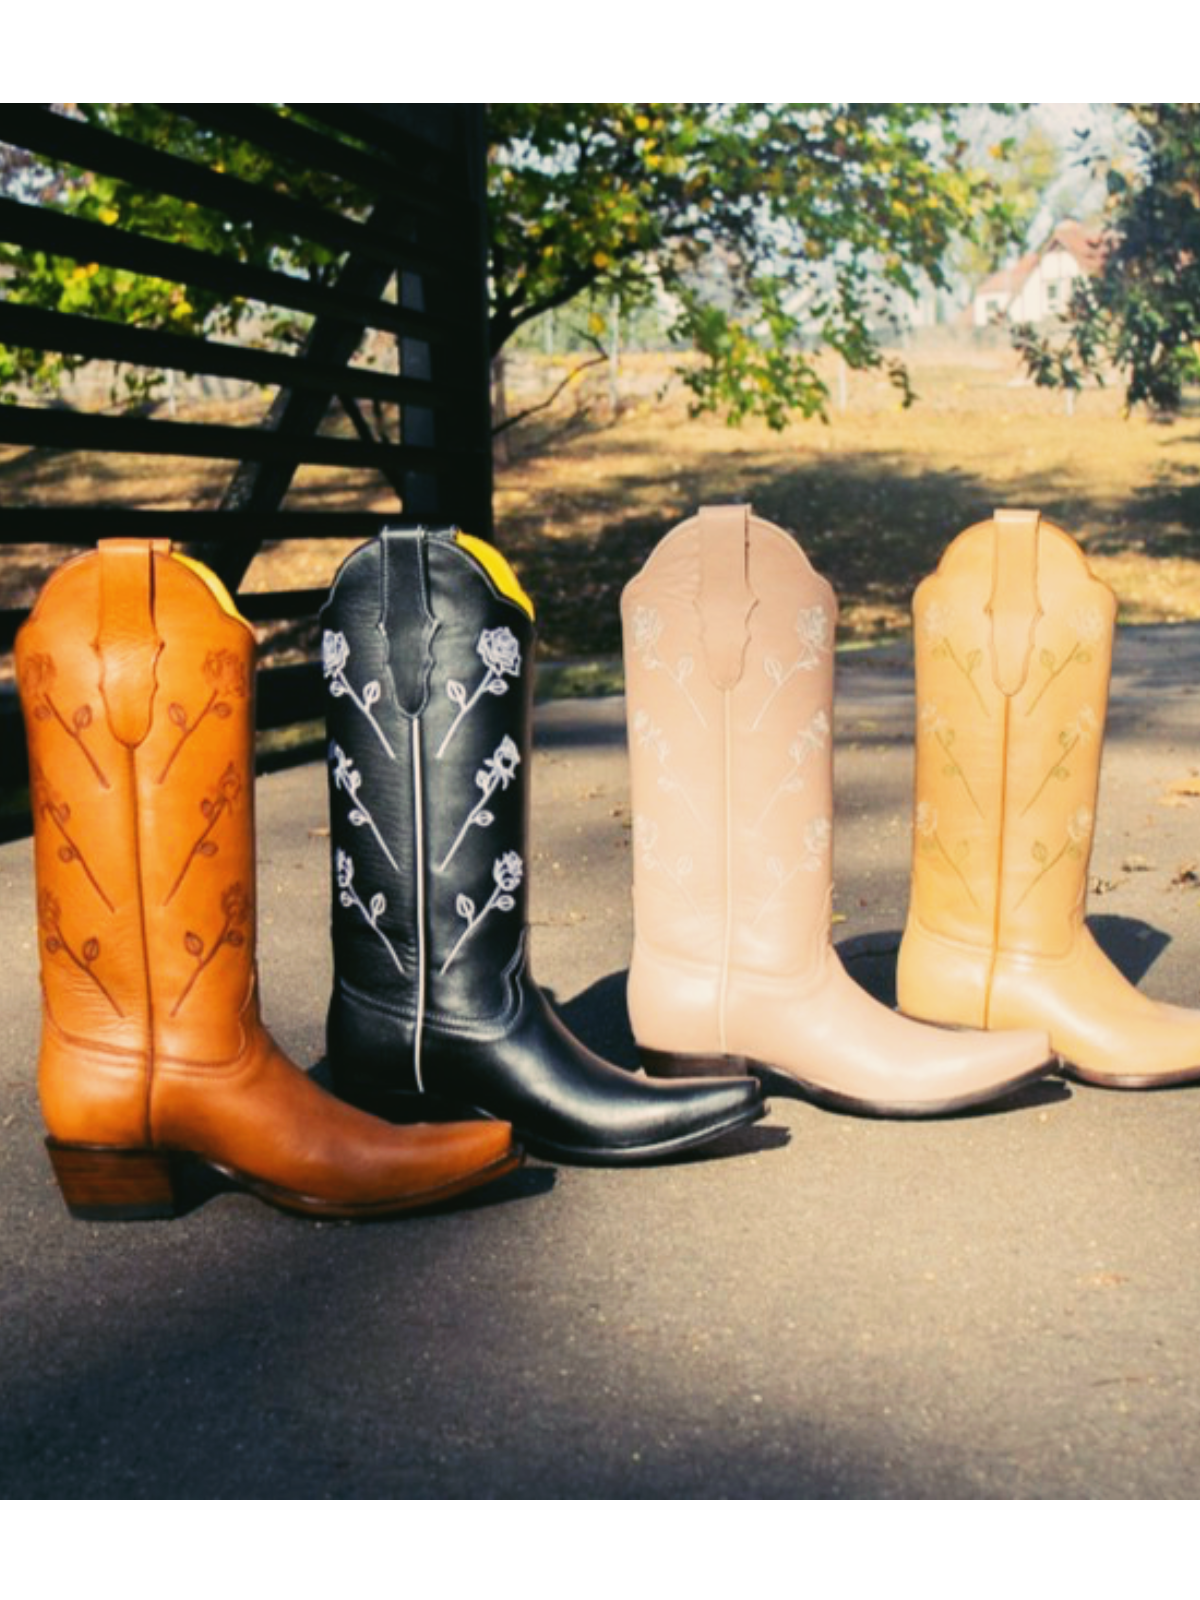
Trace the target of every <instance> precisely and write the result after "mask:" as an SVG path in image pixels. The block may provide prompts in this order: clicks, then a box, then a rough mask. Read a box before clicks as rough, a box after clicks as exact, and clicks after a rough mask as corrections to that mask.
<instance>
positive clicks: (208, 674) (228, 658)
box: [158, 650, 249, 783]
mask: <svg viewBox="0 0 1200 1600" xmlns="http://www.w3.org/2000/svg"><path fill="white" fill-rule="evenodd" d="M200 672H201V675H202V676H203V678H204V679H205V681H206V682H207V683H208V686H209V691H210V692H209V696H208V699H207V700H206V701H205V702H204V705H203V706H202V707H201V708H200V710H199V712H198V713H197V715H196V720H195V721H194V722H189V721H188V714H187V710H186V708H185V707H184V706H182V705H180V703H179V701H178V700H172V702H171V704H170V705H169V706H168V707H167V716H168V717H169V718H170V720H171V721H172V722H173V723H174V724H175V726H176V727H177V728H178V729H179V737H178V739H177V740H176V741H175V745H174V748H173V749H172V751H171V754H170V755H169V756H168V757H167V762H166V765H165V766H164V767H163V769H162V771H161V772H160V773H159V775H158V781H159V783H165V782H166V778H167V774H168V773H169V772H170V770H171V768H172V767H173V766H174V765H175V758H176V756H177V755H178V754H179V752H180V751H181V750H182V749H183V747H184V745H185V744H186V743H187V742H188V740H189V739H190V738H191V737H192V735H193V734H194V733H195V732H196V729H197V728H198V727H199V726H200V724H201V723H202V722H203V721H204V719H205V717H209V716H213V717H217V718H219V719H220V720H221V721H222V722H223V721H225V719H226V718H227V717H231V716H232V715H233V706H232V705H231V704H230V702H231V701H232V700H244V699H245V698H246V695H247V693H248V692H249V689H248V685H247V682H246V665H245V662H244V661H242V659H241V657H240V656H236V655H234V653H233V651H232V650H210V651H209V652H208V654H207V655H206V656H205V658H204V664H203V666H202V667H201V668H200Z"/></svg>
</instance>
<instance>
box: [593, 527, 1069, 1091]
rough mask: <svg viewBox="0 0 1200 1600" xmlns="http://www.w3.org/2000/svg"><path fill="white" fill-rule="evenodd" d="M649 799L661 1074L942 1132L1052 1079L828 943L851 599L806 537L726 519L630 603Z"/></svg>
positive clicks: (640, 587)
mask: <svg viewBox="0 0 1200 1600" xmlns="http://www.w3.org/2000/svg"><path fill="white" fill-rule="evenodd" d="M622 619H623V623H624V632H625V683H626V695H627V707H628V721H629V745H630V762H631V776H632V791H633V828H634V948H633V959H632V963H631V967H630V975H629V1009H630V1016H631V1020H632V1024H633V1031H634V1034H635V1036H636V1038H637V1041H638V1045H639V1047H640V1049H641V1053H642V1059H643V1061H644V1063H645V1065H646V1068H647V1070H648V1071H650V1072H657V1073H661V1074H669V1073H674V1072H697V1071H705V1070H709V1071H712V1070H720V1071H722V1072H726V1071H728V1070H729V1069H730V1067H731V1066H735V1067H739V1068H740V1069H741V1070H743V1071H748V1072H751V1073H753V1074H755V1075H756V1076H758V1077H759V1078H761V1079H762V1080H763V1082H764V1083H765V1084H766V1085H767V1086H768V1087H769V1089H770V1090H771V1091H772V1092H775V1093H791V1094H793V1095H799V1096H804V1097H807V1098H810V1099H812V1100H815V1101H818V1102H820V1103H822V1104H825V1105H828V1106H832V1107H834V1108H836V1109H839V1110H848V1111H855V1112H860V1113H865V1114H869V1115H874V1116H892V1117H905V1116H933V1115H938V1114H942V1113H946V1112H952V1111H958V1110H962V1109H964V1108H965V1107H968V1106H974V1105H978V1104H979V1103H981V1102H983V1101H987V1100H990V1099H993V1098H994V1097H997V1096H999V1095H1002V1094H1005V1093H1007V1092H1009V1091H1011V1090H1013V1089H1014V1088H1016V1087H1017V1086H1018V1085H1020V1084H1024V1083H1027V1082H1029V1081H1030V1080H1031V1079H1034V1078H1038V1077H1040V1076H1042V1075H1043V1073H1045V1072H1046V1071H1047V1070H1049V1066H1048V1057H1049V1045H1048V1041H1047V1039H1046V1037H1045V1035H1044V1033H1033V1032H1022V1033H1015V1034H1006V1035H1000V1034H994V1035H990V1036H989V1035H985V1034H968V1033H955V1032H949V1031H946V1030H943V1029H939V1028H928V1027H922V1026H919V1025H916V1024H914V1023H912V1022H910V1021H908V1020H907V1019H905V1018H903V1017H900V1016H898V1015H897V1014H896V1013H895V1012H893V1011H889V1010H888V1009H887V1007H885V1006H882V1005H880V1004H878V1003H877V1002H876V1001H875V1000H873V999H872V998H871V997H870V996H869V995H867V994H866V993H864V991H863V990H861V989H860V988H858V986H857V985H856V984H855V983H854V982H853V981H852V980H851V978H850V977H849V976H848V975H847V973H846V972H845V970H844V968H843V967H842V965H841V963H840V961H839V960H838V958H837V955H836V954H835V953H834V950H833V947H832V945H831V943H830V920H831V909H832V894H833V887H832V872H831V850H832V843H833V779H832V714H833V640H834V624H835V621H836V602H835V600H834V596H833V591H832V589H831V588H830V586H829V584H828V583H826V582H825V581H824V579H822V578H819V577H818V576H817V575H816V573H815V572H814V571H813V569H812V567H811V566H810V565H809V562H808V560H807V558H806V557H805V555H804V553H803V551H802V550H801V549H800V548H799V546H798V545H797V544H796V542H795V541H794V540H793V539H792V538H791V537H790V535H788V534H786V533H784V532H783V530H782V529H780V528H777V527H774V526H773V525H772V524H771V523H769V522H764V521H762V520H761V519H760V518H757V517H754V516H752V515H751V514H750V511H749V509H748V508H747V507H720V508H713V507H708V508H706V509H704V510H702V511H701V512H700V514H699V515H698V516H697V517H695V518H693V519H692V520H691V521H688V522H684V523H683V524H681V525H680V526H679V527H678V528H675V529H674V530H673V531H672V532H671V533H669V534H668V535H667V537H666V538H665V539H664V540H663V541H662V542H661V543H660V544H659V545H658V547H657V549H656V550H655V551H654V552H653V554H652V555H651V556H650V559H649V560H648V561H647V563H646V565H645V567H644V568H643V569H642V571H641V573H640V574H639V575H638V576H637V577H636V578H634V579H633V581H632V582H631V583H630V584H629V585H628V587H627V588H626V590H625V594H624V597H623V600H622Z"/></svg>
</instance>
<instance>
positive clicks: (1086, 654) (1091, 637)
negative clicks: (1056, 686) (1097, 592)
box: [1024, 606, 1104, 717]
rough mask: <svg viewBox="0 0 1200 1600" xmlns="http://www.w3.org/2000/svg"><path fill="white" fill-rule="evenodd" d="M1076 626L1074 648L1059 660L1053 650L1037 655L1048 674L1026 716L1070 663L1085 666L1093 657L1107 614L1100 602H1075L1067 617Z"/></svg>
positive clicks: (1039, 662)
mask: <svg viewBox="0 0 1200 1600" xmlns="http://www.w3.org/2000/svg"><path fill="white" fill-rule="evenodd" d="M1067 620H1068V622H1069V623H1070V626H1071V628H1072V629H1073V630H1074V633H1075V639H1074V641H1073V642H1072V645H1071V648H1070V649H1069V650H1068V651H1067V653H1066V655H1065V656H1064V657H1063V659H1062V660H1061V661H1060V660H1059V659H1058V656H1057V655H1056V654H1055V652H1054V651H1053V650H1043V651H1041V652H1040V653H1039V655H1038V664H1039V665H1040V666H1041V667H1042V669H1043V670H1044V671H1045V673H1046V676H1045V678H1044V679H1043V680H1042V685H1041V687H1040V688H1039V690H1038V692H1037V694H1035V695H1034V697H1033V699H1032V700H1031V701H1030V702H1029V704H1028V705H1027V706H1026V707H1025V712H1024V714H1025V716H1027V717H1028V716H1032V714H1033V712H1034V711H1036V710H1037V707H1038V705H1039V703H1040V701H1041V698H1042V696H1043V695H1044V694H1045V692H1046V690H1047V689H1049V687H1050V685H1051V684H1052V683H1055V682H1056V681H1057V680H1058V678H1059V677H1061V675H1062V674H1063V673H1064V672H1065V671H1066V670H1067V668H1068V667H1070V666H1080V667H1086V666H1087V664H1088V663H1089V662H1090V661H1091V659H1092V650H1093V649H1094V648H1095V646H1096V645H1098V644H1099V643H1100V640H1101V639H1102V638H1103V636H1104V618H1103V616H1102V615H1101V613H1100V608H1099V607H1098V606H1076V608H1075V610H1074V611H1072V613H1071V615H1070V617H1069V618H1068V619H1067Z"/></svg>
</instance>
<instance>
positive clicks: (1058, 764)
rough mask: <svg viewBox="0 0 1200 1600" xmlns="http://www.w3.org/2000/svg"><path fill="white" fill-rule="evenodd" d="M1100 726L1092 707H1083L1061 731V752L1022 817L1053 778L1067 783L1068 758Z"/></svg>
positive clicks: (1026, 805)
mask: <svg viewBox="0 0 1200 1600" xmlns="http://www.w3.org/2000/svg"><path fill="white" fill-rule="evenodd" d="M1099 726H1100V723H1099V719H1098V718H1097V716H1096V713H1095V712H1094V711H1093V710H1092V708H1091V706H1081V707H1080V709H1079V714H1078V716H1076V717H1075V719H1074V721H1073V722H1068V723H1067V726H1066V727H1065V728H1063V729H1061V730H1060V731H1059V735H1058V743H1059V752H1058V754H1057V755H1056V756H1055V758H1054V760H1053V761H1052V762H1051V763H1050V766H1049V768H1048V769H1047V771H1046V774H1045V776H1044V777H1043V778H1042V781H1041V782H1040V783H1039V784H1038V786H1037V788H1036V789H1035V790H1034V791H1033V793H1032V794H1031V795H1030V797H1029V799H1028V800H1027V801H1026V802H1025V804H1024V805H1023V806H1022V807H1021V815H1022V816H1025V815H1026V813H1027V812H1029V811H1032V810H1033V807H1034V805H1035V804H1036V802H1037V801H1038V800H1039V799H1040V798H1041V796H1042V794H1043V793H1044V791H1045V788H1046V785H1047V784H1048V783H1049V782H1050V780H1051V778H1055V779H1057V780H1058V781H1059V782H1060V783H1065V782H1066V780H1067V779H1068V778H1069V777H1070V776H1071V769H1070V767H1068V766H1067V764H1066V762H1067V757H1068V756H1070V755H1071V753H1072V751H1074V749H1075V748H1076V746H1077V745H1080V744H1086V743H1087V742H1088V741H1089V740H1090V739H1091V737H1092V735H1093V734H1094V733H1095V732H1096V729H1097V728H1098V727H1099Z"/></svg>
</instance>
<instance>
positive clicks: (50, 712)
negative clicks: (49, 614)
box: [21, 651, 112, 789]
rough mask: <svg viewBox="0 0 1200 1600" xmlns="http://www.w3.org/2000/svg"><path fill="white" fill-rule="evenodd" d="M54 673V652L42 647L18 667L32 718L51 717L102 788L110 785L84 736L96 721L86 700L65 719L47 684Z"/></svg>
mask: <svg viewBox="0 0 1200 1600" xmlns="http://www.w3.org/2000/svg"><path fill="white" fill-rule="evenodd" d="M57 675H58V669H57V667H55V665H54V658H53V656H49V655H47V654H46V653H45V652H44V651H39V652H38V653H37V654H35V655H31V656H30V657H29V658H28V659H27V660H26V662H25V664H24V665H23V667H22V668H21V688H22V690H23V692H24V694H25V695H26V697H27V699H29V700H30V701H31V702H32V704H33V715H34V719H35V721H37V722H46V721H48V720H49V719H50V718H51V717H53V718H54V720H55V721H56V722H57V723H58V725H59V727H60V728H61V729H62V730H63V732H64V733H65V734H66V736H67V738H68V739H73V740H74V741H75V744H76V745H77V746H78V748H79V749H80V750H81V751H82V752H83V755H84V757H85V758H86V760H87V763H88V765H89V766H90V767H91V769H92V771H93V772H94V773H95V774H96V777H97V779H98V780H99V782H100V786H101V788H103V789H109V788H111V787H112V785H111V784H110V783H109V781H108V779H107V777H106V776H105V774H104V772H103V770H102V769H101V766H100V763H99V762H98V761H97V760H96V758H95V756H94V755H93V754H92V752H91V751H90V750H89V749H88V747H87V744H86V742H85V740H84V737H83V736H84V734H85V733H86V732H87V731H88V729H89V728H90V727H91V726H92V723H93V722H94V721H95V716H94V713H93V711H92V708H91V706H90V705H87V704H84V705H81V706H76V707H75V710H74V711H72V713H71V720H70V721H69V722H68V721H67V719H66V717H64V716H63V714H62V712H61V711H60V710H59V709H58V707H57V705H55V703H54V700H53V697H52V696H51V694H50V686H51V684H52V683H53V682H54V680H55V678H56V677H57Z"/></svg>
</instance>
